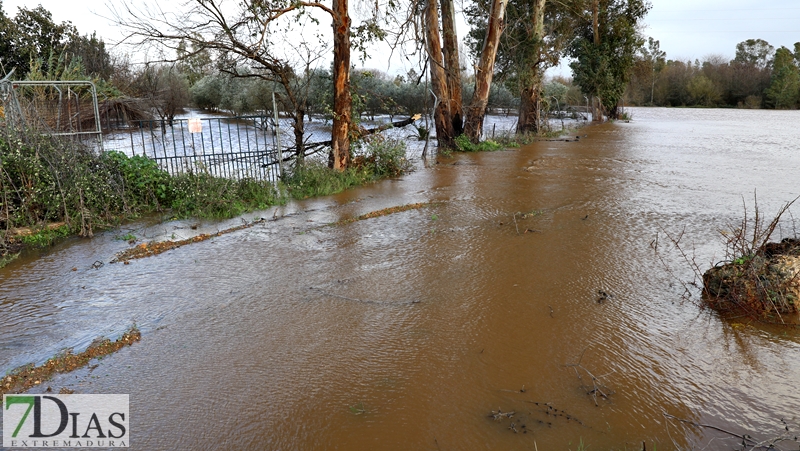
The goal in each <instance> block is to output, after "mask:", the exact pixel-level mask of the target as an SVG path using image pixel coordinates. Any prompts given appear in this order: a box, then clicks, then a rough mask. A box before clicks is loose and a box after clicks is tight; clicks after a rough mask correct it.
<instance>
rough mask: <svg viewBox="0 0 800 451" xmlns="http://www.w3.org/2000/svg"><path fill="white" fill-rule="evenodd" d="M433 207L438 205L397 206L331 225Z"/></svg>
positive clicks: (427, 203) (434, 218) (421, 203)
mask: <svg viewBox="0 0 800 451" xmlns="http://www.w3.org/2000/svg"><path fill="white" fill-rule="evenodd" d="M432 205H436V204H435V203H431V202H420V203H416V204H406V205H400V206H397V207H388V208H383V209H381V210H376V211H371V212H369V213H365V214H363V215H361V216H357V217H355V218H349V219H343V220H341V221H337V222H334V223H332V224H330V225H332V226H340V225H345V224H351V223H353V222H356V221H363V220H365V219H371V218H379V217H381V216H387V215H391V214H394V213H400V212H403V211H409V210H419V209H421V208H426V207H430V206H432ZM432 219H433V220H436V219H438V216H436V215H434V217H432Z"/></svg>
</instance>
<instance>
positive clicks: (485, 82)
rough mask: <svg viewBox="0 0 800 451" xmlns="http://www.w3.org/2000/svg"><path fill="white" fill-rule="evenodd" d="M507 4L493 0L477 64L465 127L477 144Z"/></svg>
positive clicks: (470, 137) (506, 0)
mask: <svg viewBox="0 0 800 451" xmlns="http://www.w3.org/2000/svg"><path fill="white" fill-rule="evenodd" d="M542 1H543V0H542ZM507 5H508V0H492V3H491V7H490V9H489V18H488V21H487V24H486V35H485V36H484V39H483V48H482V49H481V54H480V58H479V60H478V64H476V65H475V89H474V91H473V94H472V100H471V101H470V103H469V107H468V108H467V121H466V126H465V128H464V132H465V134H466V135H467V137H468V138H469V140H470V141H472V142H473V143H475V144H477V143H478V142H479V141H480V139H481V135H482V134H483V119H484V116H485V115H486V106H487V105H488V103H489V92H490V91H491V88H492V78H493V77H494V62H495V59H496V57H497V50H498V47H499V44H500V36H501V35H502V34H503V29H504V25H505V15H506V6H507Z"/></svg>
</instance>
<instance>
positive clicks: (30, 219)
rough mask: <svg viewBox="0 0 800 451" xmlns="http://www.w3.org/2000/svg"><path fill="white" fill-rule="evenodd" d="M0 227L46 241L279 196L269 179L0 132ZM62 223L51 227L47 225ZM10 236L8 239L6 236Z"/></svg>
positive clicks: (213, 213)
mask: <svg viewBox="0 0 800 451" xmlns="http://www.w3.org/2000/svg"><path fill="white" fill-rule="evenodd" d="M0 155H2V160H0V229H2V230H10V229H12V228H19V227H29V228H31V229H33V230H37V229H41V230H40V231H38V232H35V233H34V234H32V235H29V236H25V237H23V238H22V239H21V241H22V242H23V243H26V244H32V245H47V244H50V243H52V242H53V240H55V239H57V238H59V237H63V236H66V235H68V234H70V233H79V234H81V235H84V236H91V235H92V233H93V230H96V229H98V228H104V227H108V226H111V225H113V224H116V223H119V222H120V221H121V220H123V219H125V218H130V217H136V216H139V215H141V214H145V213H149V212H154V211H164V210H167V209H169V210H171V211H170V216H173V217H188V216H196V217H219V218H224V217H233V216H237V215H239V214H241V213H244V212H246V211H250V210H255V209H262V208H266V207H268V206H270V205H274V204H276V203H279V202H281V201H282V199H281V197H280V196H279V193H278V192H277V190H276V189H275V188H274V186H273V185H272V184H271V183H269V182H262V181H256V180H253V179H244V180H228V179H220V178H215V177H212V176H210V175H208V174H206V173H203V172H199V171H198V172H190V173H185V174H181V175H177V176H172V177H171V176H169V175H168V174H167V173H166V172H164V171H163V170H161V169H160V168H159V167H158V165H157V164H156V163H155V162H154V161H152V160H149V159H147V158H145V157H140V156H136V157H127V156H126V155H124V154H122V153H119V152H107V153H103V154H99V155H98V154H96V153H95V152H93V151H91V150H90V149H87V148H86V147H84V146H82V145H79V144H77V143H74V142H71V141H66V140H60V139H55V138H50V137H45V136H42V135H40V134H38V133H35V132H30V133H15V132H13V131H10V130H5V131H3V132H0ZM53 222H63V223H65V224H66V225H64V226H63V227H59V228H56V229H53V230H50V229H49V228H46V227H44V225H45V224H47V223H53ZM7 238H10V237H7Z"/></svg>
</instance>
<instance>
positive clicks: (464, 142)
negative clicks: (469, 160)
mask: <svg viewBox="0 0 800 451" xmlns="http://www.w3.org/2000/svg"><path fill="white" fill-rule="evenodd" d="M502 148H503V146H502V145H501V144H500V143H498V142H496V141H492V140H491V139H487V140H485V141H481V142H480V143H478V144H473V143H472V141H470V140H469V137H468V136H467V135H460V136H459V137H457V138H456V149H457V150H459V151H461V152H492V151H495V150H500V149H502Z"/></svg>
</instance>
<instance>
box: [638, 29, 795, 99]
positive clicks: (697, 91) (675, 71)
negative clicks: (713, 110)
mask: <svg viewBox="0 0 800 451" xmlns="http://www.w3.org/2000/svg"><path fill="white" fill-rule="evenodd" d="M626 99H627V101H628V102H629V103H632V104H636V105H657V106H704V107H739V108H777V109H793V108H797V107H798V106H799V105H800V42H798V43H795V44H794V49H788V48H786V47H780V48H778V49H777V50H776V49H775V48H774V47H773V46H772V45H770V44H769V43H768V42H766V41H764V40H762V39H750V40H747V41H744V42H741V43H739V44H738V45H737V46H736V56H735V58H734V59H733V60H730V61H728V60H727V59H726V58H724V57H722V56H718V55H713V56H709V57H706V58H705V59H704V60H703V61H699V60H695V61H694V62H692V61H677V60H667V59H666V54H665V53H664V52H661V51H660V50H659V48H658V41H654V40H653V39H650V41H649V43H648V44H647V46H646V48H643V49H642V51H641V52H640V54H639V56H638V58H637V61H636V63H635V65H634V67H633V73H632V77H631V81H630V83H629V85H628V89H627V91H626Z"/></svg>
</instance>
